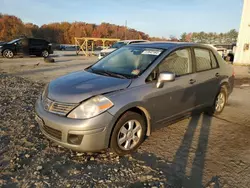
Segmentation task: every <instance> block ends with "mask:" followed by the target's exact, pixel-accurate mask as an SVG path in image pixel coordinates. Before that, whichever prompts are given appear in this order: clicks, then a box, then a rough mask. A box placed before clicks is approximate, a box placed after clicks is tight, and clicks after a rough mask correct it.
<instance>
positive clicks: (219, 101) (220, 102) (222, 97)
mask: <svg viewBox="0 0 250 188" xmlns="http://www.w3.org/2000/svg"><path fill="white" fill-rule="evenodd" d="M225 102H226V98H225V95H224V94H223V93H220V94H219V95H218V97H217V100H216V106H215V109H216V111H217V112H220V111H221V110H222V109H223V107H224V105H225Z"/></svg>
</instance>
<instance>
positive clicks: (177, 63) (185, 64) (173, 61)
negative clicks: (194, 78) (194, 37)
mask: <svg viewBox="0 0 250 188" xmlns="http://www.w3.org/2000/svg"><path fill="white" fill-rule="evenodd" d="M159 72H172V73H175V74H176V76H181V75H185V74H189V73H192V61H191V51H190V49H181V50H177V51H175V52H173V53H171V54H170V55H168V56H167V57H166V58H165V59H164V60H163V62H162V63H161V64H160V65H159Z"/></svg>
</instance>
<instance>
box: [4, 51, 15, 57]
mask: <svg viewBox="0 0 250 188" xmlns="http://www.w3.org/2000/svg"><path fill="white" fill-rule="evenodd" d="M3 56H4V57H5V58H13V57H14V53H13V51H12V50H9V49H7V50H4V51H3Z"/></svg>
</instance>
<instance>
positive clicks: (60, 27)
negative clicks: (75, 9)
mask: <svg viewBox="0 0 250 188" xmlns="http://www.w3.org/2000/svg"><path fill="white" fill-rule="evenodd" d="M21 36H27V37H36V38H44V39H46V40H48V41H50V42H52V43H59V44H74V42H75V41H74V37H97V38H119V39H122V40H124V39H144V40H151V41H184V42H197V43H209V44H231V43H235V42H236V40H237V36H238V32H237V31H236V30H235V29H233V30H231V31H229V32H226V33H212V32H210V33H205V32H193V33H183V34H182V35H181V37H180V38H179V39H178V38H177V37H175V36H170V37H169V38H164V37H161V38H159V37H149V35H148V34H146V33H144V32H142V31H137V30H135V29H131V28H126V27H125V26H119V25H115V24H110V23H101V24H100V25H97V24H91V23H85V22H73V23H69V22H60V23H59V22H57V23H49V24H44V25H42V26H40V27H39V26H37V25H35V24H33V23H23V22H22V20H21V19H20V18H18V17H16V16H12V15H6V14H1V13H0V41H10V40H12V39H15V38H18V37H21Z"/></svg>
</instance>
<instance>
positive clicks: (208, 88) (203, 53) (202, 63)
mask: <svg viewBox="0 0 250 188" xmlns="http://www.w3.org/2000/svg"><path fill="white" fill-rule="evenodd" d="M193 55H194V60H195V71H196V72H195V73H194V74H193V75H192V76H193V77H192V79H193V80H194V81H195V84H194V86H195V90H196V94H195V95H196V96H195V107H196V108H198V107H203V106H210V105H212V104H213V103H214V100H215V97H216V95H217V93H218V90H219V86H220V74H219V73H220V71H219V64H218V61H217V59H216V57H215V55H214V53H213V52H212V51H211V50H209V49H207V48H198V47H195V48H193Z"/></svg>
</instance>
